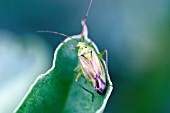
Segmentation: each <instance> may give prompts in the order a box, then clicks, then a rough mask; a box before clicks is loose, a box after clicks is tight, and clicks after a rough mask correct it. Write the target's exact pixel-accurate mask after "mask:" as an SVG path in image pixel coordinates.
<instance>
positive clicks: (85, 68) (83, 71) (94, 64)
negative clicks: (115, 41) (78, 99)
mask: <svg viewBox="0 0 170 113" xmlns="http://www.w3.org/2000/svg"><path fill="white" fill-rule="evenodd" d="M91 4H92V0H91V1H90V4H89V7H88V9H87V12H86V16H85V18H84V20H83V21H82V34H81V36H80V37H81V41H80V42H77V41H76V40H75V39H74V38H73V37H71V36H68V35H66V34H63V33H59V32H55V31H38V32H48V33H54V34H58V35H61V36H64V37H67V38H71V39H72V40H74V42H75V43H76V46H77V49H78V50H77V51H76V50H75V49H71V48H70V49H71V50H72V51H73V52H75V53H76V54H77V56H78V59H79V65H78V66H77V67H76V68H75V69H74V71H75V72H76V71H77V70H79V72H78V75H77V77H76V79H75V82H76V83H77V84H78V86H80V87H81V88H83V89H84V90H85V91H87V92H89V93H91V94H92V101H93V96H94V94H93V93H92V92H91V91H89V90H88V89H86V88H85V87H83V86H82V85H81V84H79V83H78V80H79V78H80V77H81V75H84V77H85V79H86V80H87V81H88V82H91V83H92V85H93V87H94V89H95V90H96V92H97V93H98V94H100V95H104V94H105V93H106V85H107V84H106V76H107V74H108V70H107V62H108V54H107V50H104V51H102V52H101V53H100V54H97V53H96V51H95V50H94V48H93V47H92V41H91V43H90V44H89V45H87V44H86V43H85V42H84V38H86V37H87V27H86V19H87V17H88V13H89V10H90V7H91ZM68 47H69V46H68ZM105 53H106V62H105V61H104V60H103V59H102V56H103V55H104V54H105ZM111 86H112V85H111Z"/></svg>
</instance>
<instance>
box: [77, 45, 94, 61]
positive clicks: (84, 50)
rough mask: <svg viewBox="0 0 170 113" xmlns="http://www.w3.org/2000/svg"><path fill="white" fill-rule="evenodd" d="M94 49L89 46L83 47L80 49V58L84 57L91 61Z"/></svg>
mask: <svg viewBox="0 0 170 113" xmlns="http://www.w3.org/2000/svg"><path fill="white" fill-rule="evenodd" d="M92 51H93V49H92V48H91V47H89V46H82V47H80V48H79V49H78V56H83V57H85V58H86V59H88V60H91V52H92Z"/></svg>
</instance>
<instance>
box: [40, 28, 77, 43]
mask: <svg viewBox="0 0 170 113" xmlns="http://www.w3.org/2000/svg"><path fill="white" fill-rule="evenodd" d="M37 32H39V33H40V32H46V33H53V34H57V35H60V36H64V37H67V38H71V39H72V40H73V41H74V42H75V43H76V44H78V42H77V41H76V40H75V39H74V38H73V37H71V36H68V35H66V34H64V33H60V32H56V31H46V30H41V31H37Z"/></svg>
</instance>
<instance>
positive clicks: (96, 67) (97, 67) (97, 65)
mask: <svg viewBox="0 0 170 113" xmlns="http://www.w3.org/2000/svg"><path fill="white" fill-rule="evenodd" d="M91 62H92V65H93V68H94V70H95V72H96V74H97V75H99V76H101V78H103V77H102V76H104V70H103V67H102V65H101V62H100V60H99V58H98V56H97V54H96V53H95V51H92V61H91Z"/></svg>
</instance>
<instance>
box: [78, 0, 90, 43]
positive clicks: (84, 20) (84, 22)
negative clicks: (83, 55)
mask: <svg viewBox="0 0 170 113" xmlns="http://www.w3.org/2000/svg"><path fill="white" fill-rule="evenodd" d="M92 2H93V0H90V4H89V7H88V9H87V12H86V15H85V17H84V19H83V24H82V34H81V35H82V39H81V41H82V42H84V26H85V24H86V20H87V17H88V15H89V11H90V8H91V5H92Z"/></svg>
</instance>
